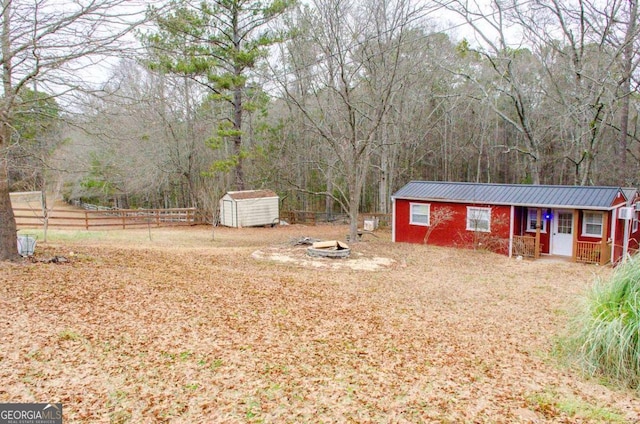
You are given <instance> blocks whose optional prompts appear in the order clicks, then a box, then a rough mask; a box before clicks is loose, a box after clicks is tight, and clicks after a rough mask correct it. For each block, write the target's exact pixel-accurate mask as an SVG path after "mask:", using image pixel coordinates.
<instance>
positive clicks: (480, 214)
mask: <svg viewBox="0 0 640 424" xmlns="http://www.w3.org/2000/svg"><path fill="white" fill-rule="evenodd" d="M467 230H468V231H480V232H483V233H488V232H490V231H491V208H476V207H473V206H467Z"/></svg>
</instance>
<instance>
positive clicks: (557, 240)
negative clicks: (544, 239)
mask: <svg viewBox="0 0 640 424" xmlns="http://www.w3.org/2000/svg"><path fill="white" fill-rule="evenodd" d="M554 215H555V216H554V217H553V233H552V236H551V253H552V254H553V255H560V256H571V255H573V248H572V247H573V226H574V225H573V211H561V210H557V211H554Z"/></svg>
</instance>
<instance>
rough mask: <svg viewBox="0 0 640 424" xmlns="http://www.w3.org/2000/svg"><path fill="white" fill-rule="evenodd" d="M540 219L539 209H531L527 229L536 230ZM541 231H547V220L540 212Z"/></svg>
mask: <svg viewBox="0 0 640 424" xmlns="http://www.w3.org/2000/svg"><path fill="white" fill-rule="evenodd" d="M537 219H538V211H537V210H536V209H529V227H528V230H527V231H535V230H536V221H537ZM540 224H541V227H540V231H541V232H543V233H545V232H547V221H546V220H545V219H544V218H543V217H542V214H540Z"/></svg>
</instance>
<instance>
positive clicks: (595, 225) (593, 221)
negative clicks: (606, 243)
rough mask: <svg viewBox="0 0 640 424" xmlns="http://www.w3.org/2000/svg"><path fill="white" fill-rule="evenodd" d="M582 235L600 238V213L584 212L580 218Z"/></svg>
mask: <svg viewBox="0 0 640 424" xmlns="http://www.w3.org/2000/svg"><path fill="white" fill-rule="evenodd" d="M582 235H583V236H589V237H602V212H584V215H583V217H582Z"/></svg>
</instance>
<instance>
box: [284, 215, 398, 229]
mask: <svg viewBox="0 0 640 424" xmlns="http://www.w3.org/2000/svg"><path fill="white" fill-rule="evenodd" d="M280 215H281V216H280V217H281V218H282V219H283V220H285V221H287V222H288V223H289V224H310V225H316V224H317V223H322V222H331V223H334V224H335V223H340V224H348V223H349V217H348V216H347V215H346V214H340V213H333V214H327V213H326V212H312V211H283V212H281V214H280ZM365 219H375V220H377V222H378V223H379V225H380V226H381V227H390V226H391V214H384V213H363V214H360V215H359V216H358V226H359V227H360V228H362V226H363V222H364V220H365Z"/></svg>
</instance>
